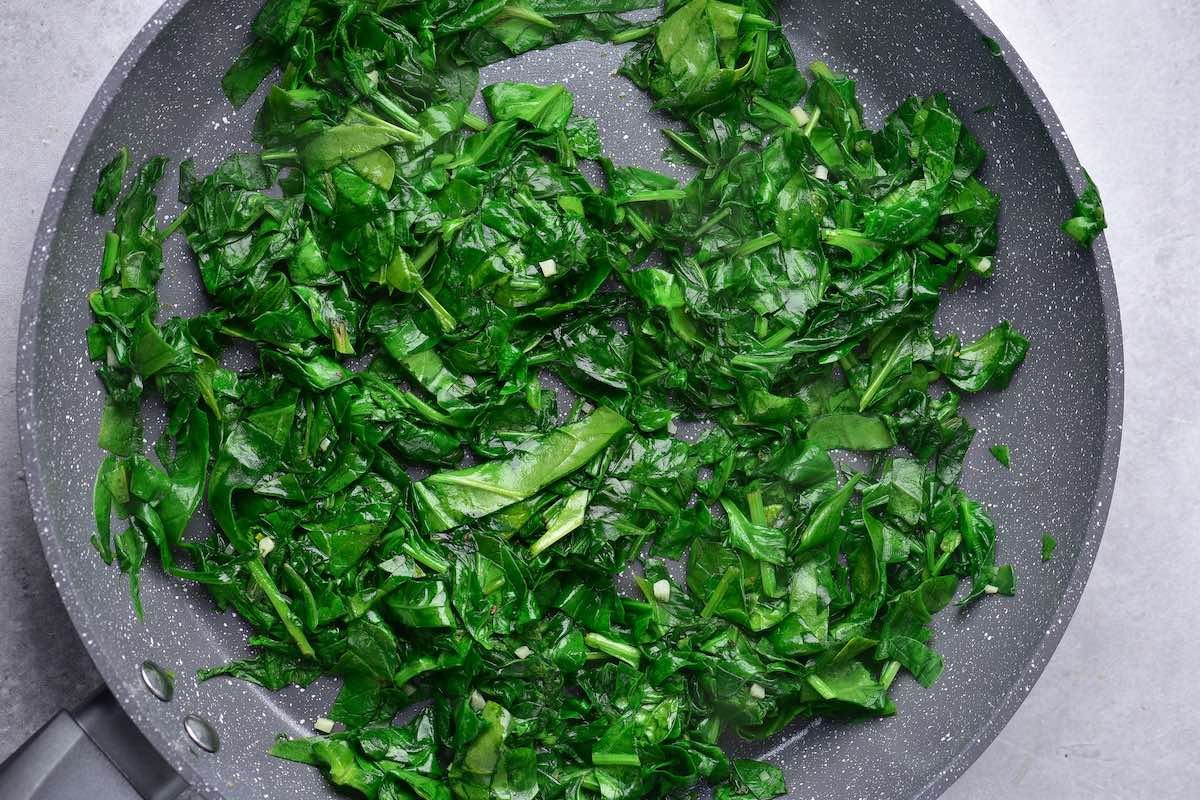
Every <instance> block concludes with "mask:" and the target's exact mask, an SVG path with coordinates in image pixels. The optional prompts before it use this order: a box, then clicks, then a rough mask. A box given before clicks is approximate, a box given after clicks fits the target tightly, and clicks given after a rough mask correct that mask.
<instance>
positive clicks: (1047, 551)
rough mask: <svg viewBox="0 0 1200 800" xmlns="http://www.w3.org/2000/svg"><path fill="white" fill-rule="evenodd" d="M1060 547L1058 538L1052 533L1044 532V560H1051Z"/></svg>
mask: <svg viewBox="0 0 1200 800" xmlns="http://www.w3.org/2000/svg"><path fill="white" fill-rule="evenodd" d="M1057 547H1058V540H1056V539H1055V538H1054V537H1053V536H1051V535H1050V534H1048V533H1046V534H1042V561H1049V560H1050V559H1052V558H1054V551H1055V549H1056V548H1057Z"/></svg>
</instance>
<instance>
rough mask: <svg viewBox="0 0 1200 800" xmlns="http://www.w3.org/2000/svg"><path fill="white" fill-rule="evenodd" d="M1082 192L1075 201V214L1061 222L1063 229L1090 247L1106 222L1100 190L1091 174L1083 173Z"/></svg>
mask: <svg viewBox="0 0 1200 800" xmlns="http://www.w3.org/2000/svg"><path fill="white" fill-rule="evenodd" d="M1083 180H1084V183H1085V186H1084V190H1083V194H1082V195H1080V196H1079V199H1078V200H1076V201H1075V214H1074V216H1072V217H1071V218H1070V219H1068V220H1067V221H1066V222H1064V223H1063V231H1065V232H1066V234H1067V235H1068V236H1070V237H1071V238H1072V239H1074V240H1075V241H1077V242H1079V244H1081V245H1083V246H1084V247H1091V246H1092V242H1093V241H1095V239H1096V237H1097V236H1099V235H1100V234H1101V233H1102V232H1103V231H1104V229H1105V228H1107V227H1108V222H1107V221H1105V219H1104V204H1103V203H1102V202H1101V201H1100V190H1099V189H1097V188H1096V184H1095V183H1093V182H1092V176H1091V175H1088V174H1087V171H1086V170H1085V171H1084V173H1083Z"/></svg>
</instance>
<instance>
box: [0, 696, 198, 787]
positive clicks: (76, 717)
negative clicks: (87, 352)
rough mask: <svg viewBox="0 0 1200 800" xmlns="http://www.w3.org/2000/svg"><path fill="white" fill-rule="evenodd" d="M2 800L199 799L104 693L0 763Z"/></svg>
mask: <svg viewBox="0 0 1200 800" xmlns="http://www.w3.org/2000/svg"><path fill="white" fill-rule="evenodd" d="M0 797H2V798H4V800H101V798H103V800H139V798H140V800H184V799H185V798H199V795H197V794H195V793H194V792H192V790H191V789H189V788H188V785H187V783H185V782H184V780H183V778H181V777H179V774H178V773H177V772H175V770H173V769H172V768H171V766H170V765H169V764H167V762H166V761H164V760H163V758H162V756H160V755H159V754H158V752H157V751H156V750H155V749H154V748H153V747H152V746H151V745H150V743H149V742H148V741H146V738H145V737H144V736H142V734H141V732H140V731H139V730H138V729H137V726H136V725H134V724H133V721H132V720H130V719H129V717H128V716H126V714H125V712H124V711H122V710H121V706H120V705H118V704H117V701H116V699H115V698H114V697H113V696H112V693H111V692H109V691H108V689H101V690H100V691H99V692H97V693H96V694H95V695H94V696H93V697H92V698H91V699H90V700H88V701H87V702H86V703H84V704H83V705H82V706H80V707H79V708H77V709H75V711H73V712H71V711H60V712H58V713H57V714H56V715H54V717H53V718H52V719H51V720H50V721H49V722H47V723H46V724H45V725H44V726H43V727H42V729H41V730H40V731H38V732H37V733H35V734H34V735H33V736H32V737H31V738H30V739H29V740H28V741H27V742H25V744H23V745H21V748H20V749H19V750H17V752H15V753H13V754H12V755H11V756H9V757H8V758H7V759H6V760H5V761H4V763H3V764H0Z"/></svg>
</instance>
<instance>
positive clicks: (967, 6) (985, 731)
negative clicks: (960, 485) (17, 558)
mask: <svg viewBox="0 0 1200 800" xmlns="http://www.w3.org/2000/svg"><path fill="white" fill-rule="evenodd" d="M189 1H190V0H166V2H164V3H163V5H162V6H161V7H160V8H159V9H158V10H157V11H156V12H155V13H154V14H153V15H152V17H151V18H150V20H149V21H148V22H147V23H146V24H145V25H144V26H143V27H142V29H141V30H140V31H139V32H138V33H137V35H136V36H135V37H134V39H133V40H132V41H131V42H130V44H129V46H128V47H127V48H126V49H125V51H124V52H123V53H122V55H121V57H120V58H119V59H118V60H117V62H116V64H115V65H114V66H113V68H112V70H111V71H110V72H109V74H108V75H107V76H106V77H105V79H104V81H103V82H102V83H101V85H100V87H99V89H98V90H97V92H96V95H95V97H94V98H93V99H92V101H91V103H90V104H89V105H88V108H87V110H86V111H85V112H84V115H83V118H82V120H81V121H80V123H79V125H78V127H77V128H76V129H75V132H74V134H73V135H72V137H71V140H70V142H69V144H68V146H67V148H66V151H65V152H64V154H63V158H62V161H61V163H60V165H59V168H58V170H57V171H56V173H55V176H54V179H53V182H52V183H51V188H50V192H49V195H48V197H47V200H46V204H45V206H44V209H43V211H42V215H41V217H40V219H39V222H38V227H37V232H36V234H35V237H34V242H33V250H32V253H31V256H30V261H29V269H28V272H27V275H26V281H25V287H24V290H23V292H22V299H21V316H20V324H19V328H18V336H17V348H18V349H17V359H16V371H17V375H16V378H17V382H16V389H17V424H18V433H19V441H20V448H21V462H22V467H23V469H24V472H25V478H26V480H25V482H26V488H27V490H28V493H29V500H30V505H31V506H32V511H33V518H34V521H35V523H36V525H37V528H38V537H39V539H40V540H41V545H42V549H43V552H44V554H45V556H46V560H47V562H48V563H49V565H50V570H51V574H52V577H53V579H54V584H55V588H56V589H58V592H59V595H60V596H61V597H62V600H63V605H64V606H65V607H66V609H67V613H68V615H69V616H70V618H71V622H72V624H73V625H74V626H75V629H76V631H77V632H78V633H79V634H80V635H81V638H82V639H83V641H84V644H85V646H86V648H87V651H88V654H89V656H91V658H92V660H93V661H94V662H95V664H96V667H97V669H98V671H99V672H100V674H101V676H102V677H103V678H104V680H105V682H106V683H107V684H109V685H110V686H111V687H117V686H120V685H121V683H122V680H121V678H120V676H119V675H118V672H117V669H116V666H115V664H113V663H112V661H111V660H110V659H109V657H108V654H107V651H106V650H105V649H104V648H103V647H102V646H101V645H100V644H99V639H97V638H96V637H93V636H90V635H87V634H88V632H89V631H90V630H91V627H92V626H91V624H90V621H89V619H88V616H87V614H86V612H85V610H84V608H83V603H82V599H81V598H80V596H79V595H78V594H77V593H76V592H75V591H74V585H73V584H74V581H73V578H72V575H71V574H70V572H68V571H67V570H65V569H63V567H62V564H63V558H62V555H63V551H62V549H61V545H60V543H59V541H58V538H57V537H56V536H55V534H54V530H53V526H52V524H51V520H50V514H49V503H48V499H47V496H46V487H45V483H44V481H43V480H42V476H41V464H40V462H39V459H38V451H37V444H38V436H37V430H36V427H35V416H34V399H35V390H36V378H35V358H34V356H35V353H36V348H35V344H36V341H37V335H38V329H39V319H38V313H39V299H40V296H41V289H42V285H43V283H44V280H45V275H46V270H47V267H48V265H49V261H50V245H51V243H52V242H53V241H54V238H55V236H56V233H57V229H58V222H59V219H60V217H61V215H62V212H63V208H64V205H65V201H66V189H67V188H68V187H69V185H70V184H71V182H72V181H73V180H74V178H75V174H76V170H77V168H78V166H79V164H80V162H81V161H82V159H83V156H84V154H85V152H86V150H87V147H88V144H89V142H90V141H91V139H92V136H93V134H94V133H95V130H96V127H97V126H98V124H99V123H100V121H101V120H102V119H103V118H104V116H105V114H106V112H107V110H108V108H109V106H110V104H111V103H112V101H113V99H114V98H115V97H116V95H117V94H118V93H119V91H120V88H121V85H122V84H123V83H124V81H125V79H126V78H127V77H128V75H129V73H130V71H131V70H132V68H133V67H134V66H135V65H136V64H137V63H138V62H139V61H140V59H141V58H142V56H143V55H144V54H145V52H146V51H147V50H148V49H149V47H150V45H151V44H152V43H153V42H154V40H155V39H156V38H157V36H158V35H159V34H160V33H161V32H162V30H163V29H165V28H166V27H167V26H168V25H169V24H170V23H171V22H172V21H173V20H174V19H175V17H176V16H177V15H178V14H179V12H180V11H182V10H183V8H184V7H185V6H186V5H187V4H188V2H189ZM952 2H953V5H954V7H956V8H957V9H958V10H959V11H960V12H961V13H962V14H964V15H965V16H966V17H967V19H968V20H969V21H970V22H971V24H972V25H973V26H974V27H975V28H976V29H977V30H979V32H980V33H981V34H982V35H985V36H988V37H990V38H992V39H994V40H995V41H996V42H997V43H999V44H1000V46H1001V49H1002V51H1003V56H1002V58H1003V60H1004V63H1005V66H1006V67H1007V68H1008V69H1009V70H1010V71H1011V73H1012V75H1013V77H1014V78H1015V79H1016V81H1017V83H1018V85H1019V86H1020V87H1021V91H1022V92H1023V93H1024V94H1025V96H1026V98H1027V99H1028V100H1029V102H1030V104H1031V105H1032V106H1033V108H1034V110H1035V111H1036V113H1037V114H1038V117H1039V119H1040V120H1041V123H1042V125H1043V127H1044V128H1045V129H1046V132H1047V133H1048V134H1049V136H1050V138H1051V141H1052V142H1053V144H1054V149H1055V153H1056V155H1057V158H1058V160H1059V162H1060V163H1061V165H1062V166H1063V168H1064V169H1065V171H1066V173H1067V174H1068V175H1069V176H1070V178H1071V181H1072V184H1073V186H1074V188H1075V190H1076V192H1077V194H1078V193H1079V192H1080V191H1081V189H1082V185H1083V168H1082V165H1081V164H1080V162H1079V159H1078V156H1077V155H1076V153H1075V150H1074V148H1073V147H1072V145H1071V143H1070V141H1069V140H1068V138H1067V135H1066V131H1065V129H1064V128H1063V126H1062V123H1061V122H1060V120H1059V118H1058V116H1057V114H1056V113H1055V111H1054V109H1053V107H1052V106H1051V105H1050V102H1049V100H1048V98H1047V97H1046V95H1045V93H1044V92H1043V91H1042V89H1041V87H1040V86H1039V84H1038V82H1037V80H1036V79H1035V78H1034V76H1033V74H1032V72H1031V71H1030V70H1029V68H1028V66H1027V65H1026V64H1025V62H1024V61H1023V60H1022V59H1021V57H1020V56H1019V55H1018V54H1017V52H1016V50H1015V49H1014V48H1013V47H1012V45H1011V44H1010V43H1009V41H1008V39H1007V38H1006V37H1005V36H1004V34H1003V33H1002V32H1001V31H1000V29H999V28H998V27H997V26H996V24H995V23H994V22H993V21H992V20H991V18H990V17H989V16H988V15H987V14H986V13H985V12H984V11H983V9H981V8H980V7H979V6H978V5H977V4H976V3H975V2H974V0H952ZM1092 252H1093V257H1094V260H1095V266H1096V277H1097V282H1098V284H1099V294H1100V300H1101V308H1102V311H1103V317H1104V335H1105V353H1106V356H1107V365H1106V366H1107V370H1106V378H1105V387H1106V393H1107V397H1106V402H1105V417H1104V420H1105V424H1104V430H1105V434H1104V441H1103V444H1102V447H1101V451H1100V458H1099V469H1098V471H1097V480H1096V484H1095V486H1094V487H1093V489H1092V490H1091V492H1090V515H1089V519H1088V524H1087V528H1086V531H1085V534H1084V539H1083V542H1082V544H1081V547H1080V550H1079V555H1078V557H1077V558H1076V561H1075V565H1074V569H1073V570H1072V572H1071V575H1070V578H1069V580H1068V582H1067V585H1066V591H1065V592H1064V593H1063V595H1062V598H1061V600H1060V602H1059V604H1058V606H1057V608H1056V613H1055V614H1054V619H1055V620H1061V621H1056V622H1054V623H1053V624H1052V625H1051V626H1050V627H1049V628H1048V629H1047V630H1046V632H1045V634H1044V635H1043V636H1042V638H1041V639H1040V640H1039V641H1038V643H1037V644H1036V646H1035V647H1034V648H1033V651H1032V654H1031V657H1030V658H1029V660H1028V661H1027V662H1026V664H1025V667H1024V669H1023V670H1022V671H1021V672H1019V673H1018V674H1017V675H1016V676H1014V678H1015V680H1014V682H1013V684H1012V686H1011V688H1010V689H1009V690H1008V691H1007V692H1006V693H1005V694H1004V695H1003V696H1002V697H1000V698H998V702H997V703H996V705H995V706H994V710H993V711H992V713H991V714H990V716H988V717H987V718H986V719H985V720H984V721H983V723H982V724H981V725H979V726H978V727H977V728H976V729H975V731H974V735H973V738H972V739H971V741H970V742H969V744H968V745H967V746H966V747H964V748H962V749H961V750H959V751H958V752H957V753H956V754H955V755H954V756H953V757H951V758H950V760H949V761H948V762H947V763H946V764H945V765H944V766H943V767H942V768H941V769H940V770H939V771H938V772H937V773H936V774H934V775H933V776H932V777H930V778H929V780H928V781H927V782H926V783H925V784H924V785H923V786H922V787H921V788H920V789H919V790H918V791H917V793H916V794H915V795H913V798H914V800H934V798H936V797H938V796H940V795H941V794H942V792H944V791H945V790H946V789H947V788H948V787H949V786H950V785H951V784H952V783H954V781H955V780H957V779H958V778H959V777H960V776H961V775H962V774H963V773H964V772H965V771H966V769H967V768H968V767H969V766H970V765H971V764H972V763H973V762H974V761H975V760H976V759H977V758H978V757H979V756H980V754H982V753H983V751H984V750H985V749H986V748H987V747H988V746H989V745H990V744H991V743H992V741H993V740H994V739H995V738H996V736H997V735H998V734H999V732H1000V731H1001V729H1003V727H1004V726H1005V725H1006V724H1007V723H1008V721H1009V720H1010V719H1011V718H1012V716H1013V715H1014V714H1015V713H1016V710H1017V708H1019V707H1020V705H1021V703H1022V702H1024V700H1025V697H1026V696H1027V695H1028V694H1029V692H1030V691H1031V690H1032V689H1033V686H1034V684H1035V683H1036V682H1037V680H1038V678H1039V677H1040V676H1041V674H1042V672H1043V671H1044V670H1045V668H1046V665H1047V664H1048V663H1049V660H1050V658H1051V656H1052V655H1053V654H1054V651H1055V650H1056V649H1057V647H1058V644H1059V642H1060V641H1061V639H1062V637H1063V634H1064V633H1065V631H1066V628H1067V625H1068V624H1069V623H1070V620H1071V618H1072V617H1073V615H1074V612H1075V609H1076V607H1077V605H1078V603H1079V600H1080V597H1081V596H1082V594H1083V590H1084V588H1085V586H1086V584H1087V579H1088V576H1089V575H1090V574H1091V570H1092V566H1093V564H1094V562H1095V559H1096V555H1097V552H1098V550H1099V546H1100V540H1101V538H1102V537H1103V534H1104V528H1105V524H1106V522H1107V519H1108V514H1109V508H1110V506H1111V503H1112V497H1113V490H1114V487H1115V483H1116V475H1117V467H1118V461H1119V455H1120V448H1121V434H1122V425H1121V422H1122V418H1123V410H1124V353H1123V344H1122V331H1121V318H1120V308H1119V302H1118V297H1117V289H1116V280H1115V276H1114V273H1113V268H1112V260H1111V257H1110V254H1109V250H1108V245H1107V241H1106V239H1105V237H1104V236H1103V235H1101V236H1100V237H1099V238H1097V239H1096V241H1095V242H1094V244H1093V250H1092ZM117 699H118V701H119V702H120V703H121V705H122V706H123V707H124V709H125V711H126V713H128V714H130V716H131V717H132V718H133V719H134V720H135V722H137V724H138V726H139V728H141V730H142V732H143V733H144V734H145V735H146V737H147V739H148V740H149V741H150V742H151V744H152V745H153V746H154V747H155V749H156V750H158V752H159V753H160V754H161V755H162V756H163V757H164V758H165V759H166V760H167V761H168V763H170V764H171V765H172V766H173V767H174V768H175V769H177V770H178V771H179V772H180V774H181V775H182V776H183V777H184V779H185V780H187V781H188V782H189V783H190V784H192V785H193V786H194V787H195V788H196V789H198V790H199V791H201V792H202V793H204V794H206V795H212V796H214V797H220V796H221V793H220V790H219V789H218V788H217V787H216V786H214V785H213V784H212V783H211V782H210V781H208V780H207V779H206V778H205V777H204V776H203V775H201V774H200V773H199V772H198V771H197V770H196V769H195V768H194V766H193V765H192V763H191V762H190V761H189V760H188V759H187V758H185V757H184V755H183V753H184V752H185V751H184V750H181V749H180V748H178V747H176V746H174V745H175V743H177V742H178V740H179V736H178V734H177V733H171V732H168V731H165V730H162V729H161V728H159V727H158V726H156V725H155V724H154V723H153V721H151V720H149V719H148V718H145V717H144V716H143V715H141V714H138V713H137V706H138V702H139V700H141V699H143V698H139V697H137V696H136V695H133V694H130V695H129V696H122V695H121V694H119V693H118V696H117Z"/></svg>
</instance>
